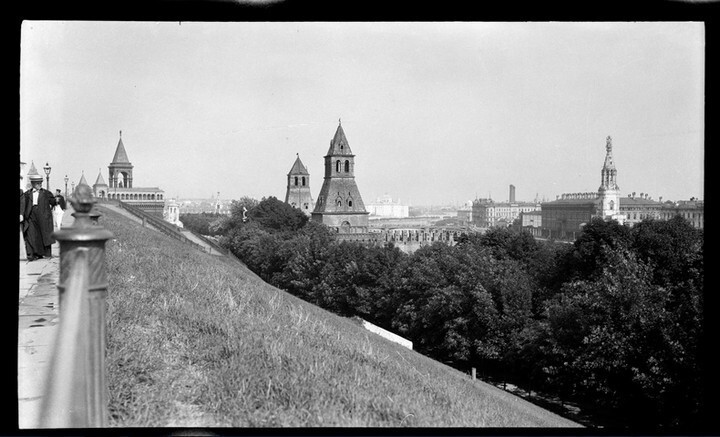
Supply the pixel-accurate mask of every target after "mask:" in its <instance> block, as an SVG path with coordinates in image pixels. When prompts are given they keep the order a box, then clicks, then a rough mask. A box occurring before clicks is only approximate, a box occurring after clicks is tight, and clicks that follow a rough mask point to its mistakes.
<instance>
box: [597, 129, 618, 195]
mask: <svg viewBox="0 0 720 437" xmlns="http://www.w3.org/2000/svg"><path fill="white" fill-rule="evenodd" d="M605 151H606V154H605V163H604V164H603V168H602V171H601V172H600V178H601V181H600V191H604V190H619V188H618V185H617V170H616V169H615V162H614V161H613V156H612V138H611V137H610V136H608V137H607V139H606V142H605Z"/></svg>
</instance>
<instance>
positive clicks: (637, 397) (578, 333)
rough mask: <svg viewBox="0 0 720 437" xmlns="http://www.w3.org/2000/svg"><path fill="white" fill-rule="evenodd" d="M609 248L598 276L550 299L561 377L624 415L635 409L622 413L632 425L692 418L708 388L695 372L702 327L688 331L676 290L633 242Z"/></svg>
mask: <svg viewBox="0 0 720 437" xmlns="http://www.w3.org/2000/svg"><path fill="white" fill-rule="evenodd" d="M603 247H604V248H603V249H601V250H602V251H603V253H602V254H601V255H602V256H601V258H602V259H603V260H604V262H605V263H604V265H602V266H601V267H600V270H599V271H598V272H597V274H596V275H595V276H594V278H592V279H582V280H576V281H573V282H570V283H568V284H566V285H565V286H564V287H563V291H562V293H561V294H560V295H558V296H556V297H555V298H553V299H552V300H551V301H550V302H549V304H548V319H547V321H548V326H549V328H550V332H551V337H552V341H553V343H554V349H555V350H556V351H558V353H557V354H556V356H555V357H554V358H555V360H556V362H555V367H556V368H557V369H558V373H559V374H560V376H561V378H560V379H561V381H563V382H564V384H563V385H564V387H566V388H568V387H571V388H572V389H573V390H571V391H574V392H575V393H576V395H578V396H580V395H581V394H582V397H583V398H584V399H585V400H586V401H588V402H592V403H593V404H595V405H598V406H601V407H603V408H605V409H608V410H610V411H613V412H614V414H615V415H616V416H617V415H618V414H622V412H623V411H632V414H629V415H623V416H621V417H622V419H623V421H624V423H625V424H626V425H641V426H655V425H656V424H662V425H665V426H678V425H680V424H681V423H683V421H685V422H684V423H685V424H690V423H691V422H687V420H691V419H689V418H692V417H695V418H697V412H698V410H699V395H698V393H701V392H702V387H701V385H700V384H699V383H698V378H697V376H696V377H694V378H693V377H692V375H693V374H694V375H697V374H698V373H699V372H698V368H697V358H696V357H697V337H695V332H683V329H682V327H681V325H679V321H680V320H679V318H678V314H677V313H674V312H673V311H672V310H671V307H670V305H669V303H670V295H671V294H670V292H669V290H668V289H667V288H665V287H661V286H658V285H656V284H653V281H652V269H651V267H650V266H649V265H648V264H647V263H645V262H643V261H642V260H639V259H638V258H637V257H636V256H635V255H634V254H633V253H632V252H631V251H629V250H628V249H626V248H621V247H618V248H615V249H610V248H609V247H608V246H603ZM699 329H700V326H696V331H697V330H699ZM688 377H690V378H689V379H684V378H688ZM679 401H680V402H679Z"/></svg>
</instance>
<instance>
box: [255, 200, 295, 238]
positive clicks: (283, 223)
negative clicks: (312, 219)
mask: <svg viewBox="0 0 720 437" xmlns="http://www.w3.org/2000/svg"><path fill="white" fill-rule="evenodd" d="M246 215H247V217H248V221H251V222H255V223H257V224H258V225H260V227H261V228H263V229H265V230H266V231H268V232H295V231H297V230H299V229H300V228H302V227H303V226H305V224H306V223H307V222H308V217H307V216H306V215H305V214H304V213H303V212H302V211H300V210H299V209H296V208H293V207H292V206H290V205H288V204H287V203H285V202H281V201H280V200H278V199H277V198H276V197H273V196H270V197H268V198H264V199H263V200H261V201H260V203H258V204H257V206H255V207H254V208H252V209H250V210H249V211H248V212H247V214H246Z"/></svg>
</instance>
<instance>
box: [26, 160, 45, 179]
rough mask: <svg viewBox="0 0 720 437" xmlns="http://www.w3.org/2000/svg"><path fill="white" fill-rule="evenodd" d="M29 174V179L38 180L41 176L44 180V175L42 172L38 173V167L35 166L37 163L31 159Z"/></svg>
mask: <svg viewBox="0 0 720 437" xmlns="http://www.w3.org/2000/svg"><path fill="white" fill-rule="evenodd" d="M27 176H28V179H35V180H38V178H39V179H40V180H42V176H41V175H40V173H38V171H37V169H36V168H35V163H34V162H33V161H30V170H29V171H28V174H27Z"/></svg>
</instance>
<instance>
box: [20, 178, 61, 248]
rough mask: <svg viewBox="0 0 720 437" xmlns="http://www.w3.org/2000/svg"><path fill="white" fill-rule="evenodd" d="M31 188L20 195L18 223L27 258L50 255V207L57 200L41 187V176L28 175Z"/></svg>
mask: <svg viewBox="0 0 720 437" xmlns="http://www.w3.org/2000/svg"><path fill="white" fill-rule="evenodd" d="M29 178H30V183H31V184H32V188H31V189H29V190H27V191H26V192H24V193H23V195H22V196H20V224H21V225H22V231H23V238H24V239H25V251H26V253H27V260H28V261H34V260H36V259H38V258H43V257H46V258H51V257H52V244H53V243H55V239H54V238H53V237H52V232H53V216H52V208H53V206H55V204H56V203H57V201H56V200H55V196H53V195H52V193H50V192H49V191H47V190H45V189H43V188H42V182H43V181H42V179H43V178H42V176H40V175H30V176H29Z"/></svg>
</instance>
